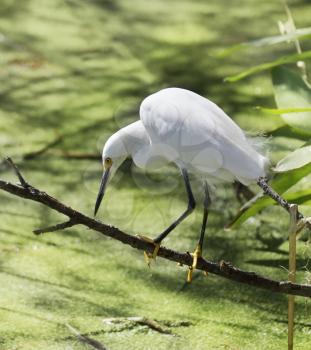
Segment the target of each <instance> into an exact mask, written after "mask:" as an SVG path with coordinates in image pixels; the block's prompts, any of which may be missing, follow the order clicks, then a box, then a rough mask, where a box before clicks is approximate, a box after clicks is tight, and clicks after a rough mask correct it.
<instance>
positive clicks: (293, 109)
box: [256, 106, 311, 115]
mask: <svg viewBox="0 0 311 350" xmlns="http://www.w3.org/2000/svg"><path fill="white" fill-rule="evenodd" d="M256 109H257V110H259V111H260V112H263V113H264V114H273V115H280V114H285V113H286V114H287V113H302V112H311V107H307V108H297V107H290V108H265V107H260V106H257V107H256Z"/></svg>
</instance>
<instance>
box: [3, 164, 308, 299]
mask: <svg viewBox="0 0 311 350" xmlns="http://www.w3.org/2000/svg"><path fill="white" fill-rule="evenodd" d="M11 165H12V166H13V167H14V170H15V172H16V173H17V176H18V177H19V179H20V180H21V179H22V181H21V182H22V183H21V184H20V185H15V184H13V183H10V182H7V181H4V180H0V189H1V190H3V191H5V192H8V193H10V194H12V195H15V196H18V197H21V198H25V199H29V200H32V201H35V202H38V203H41V204H43V205H45V206H47V207H49V208H51V209H53V210H55V211H57V212H59V213H61V214H63V215H65V216H67V217H68V218H69V221H67V222H65V223H63V224H58V225H55V226H52V227H50V228H47V229H41V230H37V233H40V232H48V231H56V230H58V229H63V228H66V227H72V226H74V225H84V226H86V227H88V228H90V229H92V230H94V231H97V232H99V233H101V234H103V235H105V236H108V237H111V238H113V239H116V240H118V241H120V242H122V243H124V244H127V245H130V246H131V247H133V248H136V249H139V250H144V251H147V252H150V253H152V252H153V250H154V245H153V244H152V243H150V242H146V241H144V240H142V239H141V238H139V237H137V236H132V235H129V234H127V233H125V232H123V231H121V230H119V229H118V228H116V227H113V226H110V225H106V224H104V223H102V222H100V221H98V220H96V219H93V218H91V217H88V216H86V215H84V214H82V213H80V212H79V211H77V210H74V209H72V208H71V207H69V206H67V205H65V204H63V203H61V202H59V201H58V200H57V199H56V198H53V197H52V196H50V195H49V194H47V193H46V192H43V191H41V190H39V189H37V188H35V187H33V186H32V185H30V184H29V183H27V182H26V181H25V180H24V178H23V176H22V175H21V174H20V172H19V171H18V169H17V167H16V166H15V164H14V163H13V162H12V161H11ZM69 223H70V224H69ZM158 256H159V257H162V258H164V259H167V260H170V261H174V262H177V263H179V264H181V265H187V266H191V265H192V256H191V255H190V254H189V253H180V252H177V251H174V250H171V249H168V248H165V247H160V249H159V251H158ZM197 269H198V270H202V271H205V272H209V273H212V274H215V275H218V276H221V277H224V278H227V279H229V280H232V281H235V282H240V283H244V284H248V285H251V286H255V287H258V288H262V289H266V290H270V291H272V292H276V293H284V294H291V295H299V296H304V297H311V285H307V284H296V283H291V282H289V281H277V280H273V279H270V278H267V277H263V276H260V275H258V274H256V273H255V272H249V271H244V270H241V269H239V268H236V267H234V266H232V265H231V264H230V263H228V262H225V261H220V262H219V263H216V262H211V261H208V260H205V259H203V258H199V259H198V264H197Z"/></svg>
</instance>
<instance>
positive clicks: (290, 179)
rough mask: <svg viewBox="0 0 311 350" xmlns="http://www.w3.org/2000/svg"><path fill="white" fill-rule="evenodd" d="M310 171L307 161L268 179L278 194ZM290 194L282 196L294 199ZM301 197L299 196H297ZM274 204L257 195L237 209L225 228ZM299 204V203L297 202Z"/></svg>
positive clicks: (266, 198)
mask: <svg viewBox="0 0 311 350" xmlns="http://www.w3.org/2000/svg"><path fill="white" fill-rule="evenodd" d="M310 173H311V163H308V164H306V165H304V166H302V167H301V168H298V169H293V170H289V171H287V172H283V173H278V174H277V175H276V176H275V178H274V179H273V180H272V181H270V186H271V187H272V188H273V189H274V190H275V191H276V192H278V193H279V194H282V193H284V192H285V191H287V190H288V189H289V188H291V187H292V186H294V185H295V184H296V183H297V182H298V181H299V180H301V179H302V178H304V177H305V176H307V175H309V174H310ZM291 196H292V194H291V193H288V194H286V195H285V196H284V197H285V198H287V199H288V200H290V201H294V199H295V198H293V197H291ZM299 198H301V197H299ZM308 200H309V199H308ZM271 204H274V201H273V200H272V199H271V198H270V197H267V196H262V195H257V196H255V197H254V198H252V199H251V200H250V201H248V202H247V203H245V204H244V205H243V207H242V208H241V209H240V210H239V212H238V213H237V215H236V216H235V217H234V218H233V220H232V221H231V222H230V223H229V224H228V225H226V228H237V227H238V226H240V225H241V224H242V223H243V222H244V221H245V220H247V219H248V218H250V217H251V216H254V215H255V214H257V213H258V212H259V211H260V210H262V209H264V208H266V207H268V206H270V205H271ZM299 204H301V203H299Z"/></svg>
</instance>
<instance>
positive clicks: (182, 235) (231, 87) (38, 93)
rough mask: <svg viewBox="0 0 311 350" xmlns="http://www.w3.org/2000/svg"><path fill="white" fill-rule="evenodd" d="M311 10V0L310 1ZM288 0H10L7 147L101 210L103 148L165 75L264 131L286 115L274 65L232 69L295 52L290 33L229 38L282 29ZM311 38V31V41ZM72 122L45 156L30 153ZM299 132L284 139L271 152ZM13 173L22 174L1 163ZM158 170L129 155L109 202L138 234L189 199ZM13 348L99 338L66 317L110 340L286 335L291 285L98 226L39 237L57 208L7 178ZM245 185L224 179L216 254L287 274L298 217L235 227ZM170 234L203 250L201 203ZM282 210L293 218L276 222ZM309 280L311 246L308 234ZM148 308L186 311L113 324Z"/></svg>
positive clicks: (1, 319)
mask: <svg viewBox="0 0 311 350" xmlns="http://www.w3.org/2000/svg"><path fill="white" fill-rule="evenodd" d="M291 4H292V6H291V8H292V12H293V15H294V17H295V20H296V24H297V26H298V27H306V26H308V25H310V23H309V22H310V21H309V17H310V16H309V13H310V7H309V6H307V4H308V1H292V2H291ZM308 11H309V12H308ZM285 19H286V16H285V13H284V10H283V8H282V5H281V2H279V1H260V2H259V1H253V0H251V1H250V0H248V1H246V0H244V1H242V0H241V1H238V0H236V1H232V2H228V1H224V0H221V1H216V0H215V1H186V0H180V1H175V0H174V1H160V0H157V1H149V2H147V1H139V0H134V1H125V0H123V1H112V0H103V1H99V0H89V1H82V0H67V1H65V0H63V1H61V0H54V1H52V0H41V1H39V0H23V1H16V0H15V1H10V0H2V1H1V4H0V79H1V81H0V155H1V157H4V156H6V155H10V156H11V157H12V158H13V159H14V160H15V161H16V162H18V163H19V165H20V168H21V169H22V170H23V173H24V174H25V176H26V178H27V179H28V181H29V182H31V183H32V184H33V185H35V186H37V187H39V188H40V189H42V190H46V191H48V192H49V193H50V194H51V195H53V196H55V197H57V198H59V199H60V200H62V201H64V202H65V203H67V204H69V205H71V206H72V207H74V208H77V209H78V210H81V211H83V212H85V213H86V214H89V215H92V211H93V207H94V202H95V198H96V192H97V189H98V185H99V180H100V175H101V174H100V172H101V165H100V162H99V161H94V160H89V159H82V160H76V159H66V158H64V157H63V156H64V154H65V153H66V152H70V154H73V153H74V154H80V155H81V154H82V155H85V154H86V155H88V154H92V155H93V154H94V155H96V154H100V149H101V147H102V145H103V143H104V141H105V140H106V139H107V137H108V136H109V135H110V134H111V133H113V132H114V131H115V130H117V129H118V128H119V127H120V126H122V125H125V124H127V123H129V122H131V121H133V120H135V119H137V118H138V107H139V102H140V101H141V100H142V99H143V98H144V97H145V96H147V95H148V94H149V93H152V92H154V91H156V90H158V89H160V88H162V87H167V86H179V87H184V88H188V89H191V90H193V91H196V92H198V93H200V94H202V95H204V96H208V97H209V98H211V99H212V100H214V101H215V102H217V103H218V104H220V105H221V106H222V107H223V108H224V109H225V110H226V112H227V113H229V114H230V115H231V116H232V117H233V118H234V119H235V120H236V121H237V122H238V123H239V124H240V125H241V126H243V127H244V128H246V129H248V130H249V131H250V132H253V133H257V132H264V131H267V130H271V129H273V128H274V127H276V126H277V125H279V121H278V117H277V116H274V117H266V119H265V120H263V119H262V117H259V116H258V114H256V113H255V112H254V110H253V107H254V106H256V105H262V106H268V107H273V106H274V102H273V98H272V88H271V83H270V77H269V73H263V74H261V75H259V76H254V77H252V78H250V79H247V80H245V81H241V82H239V83H236V84H225V83H224V82H223V78H224V77H225V76H227V75H231V74H234V73H238V72H239V71H241V70H243V69H245V68H247V67H249V66H250V65H252V64H256V63H261V62H264V61H268V60H272V59H274V58H276V57H278V56H280V55H282V54H286V53H292V52H293V47H292V46H291V45H289V44H288V45H286V44H285V45H280V46H275V47H268V48H264V49H263V48H260V49H252V50H246V51H243V52H241V53H240V54H234V55H231V56H229V57H225V58H218V57H217V56H216V53H217V52H218V50H220V49H222V48H225V47H227V46H230V45H233V44H237V43H239V42H242V41H246V40H251V39H256V38H259V37H262V36H266V35H276V34H278V29H277V25H276V23H277V20H285ZM304 45H308V43H305V44H304ZM59 136H61V137H62V139H61V141H60V142H58V143H57V144H56V145H55V146H54V147H52V148H50V149H49V150H48V151H47V152H46V153H44V154H42V155H41V156H40V157H36V158H34V159H29V160H25V159H23V155H25V154H27V153H29V152H35V151H37V150H40V149H41V148H42V147H44V146H45V145H46V144H48V143H50V142H52V141H53V140H56V139H57V138H58V137H59ZM294 146H296V145H295V144H293V143H290V142H288V140H285V139H282V138H278V139H275V140H272V151H271V157H272V159H273V160H277V159H279V157H280V155H282V154H284V153H286V152H287V151H288V150H289V149H291V148H292V147H294ZM0 171H1V173H0V174H1V178H5V179H8V180H14V181H15V179H14V176H13V174H12V172H11V171H10V170H9V169H7V167H5V166H4V165H1V169H0ZM170 174H171V175H170V176H162V177H160V179H159V176H158V177H157V176H153V175H152V176H149V175H148V176H147V175H145V174H142V173H141V172H140V171H138V170H137V169H135V168H133V167H132V165H131V163H130V162H127V163H125V164H124V166H122V168H121V169H120V172H119V174H118V175H117V176H116V178H115V179H114V180H113V182H112V183H111V185H110V187H109V189H108V191H107V195H106V198H105V200H104V203H103V206H102V208H101V211H100V214H99V216H100V217H101V219H102V220H103V221H104V222H107V223H111V224H113V225H116V226H118V227H120V228H121V229H124V230H126V231H128V232H130V233H133V234H134V233H143V234H145V235H149V236H151V237H152V236H155V235H156V234H158V233H159V232H161V230H163V228H164V227H165V226H167V225H168V224H169V223H170V222H171V221H172V219H173V218H175V217H176V216H177V215H178V214H179V213H180V212H181V211H182V210H183V209H184V207H185V198H184V197H185V195H184V193H183V192H182V190H181V189H182V184H181V182H180V178H179V177H178V176H177V175H176V173H175V172H174V170H173V169H170ZM0 200H1V206H0V218H1V221H0V251H1V255H0V349H1V350H12V349H23V350H26V349H27V350H28V349H48V350H50V349H51V350H52V349H53V350H56V349H66V350H69V349H87V348H90V347H89V346H88V345H86V344H84V343H82V342H80V341H79V340H78V339H77V338H76V337H75V336H74V335H73V334H72V332H71V331H70V330H69V329H68V327H67V326H66V324H67V323H68V324H70V325H71V326H73V327H75V328H76V329H78V330H79V331H80V332H81V333H83V334H88V335H89V336H90V337H93V338H94V339H96V340H98V341H100V342H102V344H105V346H106V347H107V348H109V349H135V350H139V349H189V348H192V349H198V350H201V349H232V350H233V349H245V350H246V349H247V350H251V349H273V350H274V349H284V348H286V342H287V332H286V318H287V317H286V296H283V295H276V294H271V293H269V292H265V291H262V290H258V289H254V288H251V287H248V286H243V285H238V284H235V283H233V282H230V281H226V280H223V279H220V278H217V277H215V276H212V275H210V276H209V277H208V278H206V277H204V276H203V275H201V274H200V273H197V274H196V275H195V280H194V281H193V283H192V284H191V285H185V277H186V269H185V268H180V267H176V266H175V265H174V264H172V263H170V262H168V261H164V260H161V259H158V260H157V263H156V265H154V266H153V267H152V268H151V269H150V270H149V269H148V268H147V267H146V265H145V263H144V260H143V256H142V253H141V252H137V251H135V250H133V249H130V248H128V247H126V246H123V245H122V244H120V243H118V242H115V241H113V240H111V239H107V238H105V237H102V236H100V235H99V234H96V233H94V232H91V231H89V230H86V229H85V228H83V227H75V228H73V229H68V230H66V231H63V232H58V233H54V234H52V233H51V234H47V235H45V236H42V237H36V236H34V235H33V234H32V233H31V231H32V230H33V229H35V228H38V227H44V226H48V225H51V224H54V223H56V222H60V221H61V220H63V218H62V217H60V215H57V214H54V213H53V212H52V211H51V210H49V209H47V208H45V207H42V206H39V205H37V204H32V203H30V202H26V201H23V200H19V199H17V198H14V197H12V196H8V195H5V194H4V193H0ZM238 207H239V204H238V203H237V201H236V200H235V197H234V193H233V190H232V188H231V187H230V186H226V187H224V188H223V187H221V188H217V189H216V190H215V191H214V192H213V206H212V210H211V214H210V220H209V226H208V230H207V242H206V246H205V256H206V257H207V258H209V259H212V260H216V261H218V260H220V259H226V260H229V261H231V262H232V263H233V264H235V265H237V266H240V267H243V268H246V269H249V270H255V271H257V272H259V273H261V274H265V275H268V276H270V277H274V278H278V279H286V267H287V253H286V251H287V243H286V241H285V240H286V230H287V228H286V227H287V217H286V215H285V214H284V213H283V212H282V211H280V210H278V209H277V208H273V209H271V210H270V211H269V213H267V212H266V213H263V214H261V215H259V216H258V217H257V218H256V219H254V220H253V221H251V222H248V223H247V224H245V225H244V226H243V227H242V228H241V229H240V230H239V231H230V232H225V231H224V230H223V226H224V224H225V223H226V222H228V220H229V219H230V218H231V217H232V215H233V214H234V213H235V212H236V210H237V209H238ZM200 209H201V208H200V207H198V210H197V212H196V213H195V214H194V215H192V216H191V217H190V218H189V219H187V220H186V221H185V222H184V223H183V224H182V225H181V226H180V227H179V228H177V229H176V230H175V231H174V232H173V233H172V234H171V237H169V238H168V239H167V241H166V243H165V245H167V246H170V247H173V248H175V249H178V250H180V251H185V250H192V249H194V247H195V244H196V239H197V236H198V232H199V228H200V221H201V212H200ZM276 218H278V220H277V222H276V220H275V219H276ZM298 253H299V255H298V267H299V270H300V273H299V275H298V278H299V282H304V279H305V278H306V274H305V273H304V266H305V265H306V264H307V257H308V256H310V251H308V249H307V246H306V245H305V244H304V243H302V242H300V243H299V244H298ZM132 316H142V317H148V318H150V319H156V320H159V321H161V320H162V321H176V322H181V321H187V322H189V323H190V325H188V326H178V327H172V328H171V330H172V332H173V333H174V334H175V336H173V335H165V334H161V333H159V332H156V331H154V330H150V329H148V328H147V327H145V326H141V325H137V326H128V325H127V324H125V325H123V326H114V325H107V324H106V323H104V322H103V319H105V318H113V317H132ZM310 334H311V329H310V303H309V302H307V301H305V300H303V299H302V298H297V325H296V334H295V342H296V349H303V350H305V349H307V348H309V347H310Z"/></svg>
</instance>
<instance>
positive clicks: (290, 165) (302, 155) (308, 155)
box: [273, 145, 311, 172]
mask: <svg viewBox="0 0 311 350" xmlns="http://www.w3.org/2000/svg"><path fill="white" fill-rule="evenodd" d="M308 163H311V145H309V146H305V147H302V148H298V149H296V150H295V151H294V152H291V153H289V154H288V155H287V156H286V157H285V158H283V159H281V160H280V161H279V162H278V164H277V165H276V167H275V168H274V169H273V170H274V171H275V172H284V171H288V170H292V169H298V168H301V167H302V166H304V165H306V164H308Z"/></svg>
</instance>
